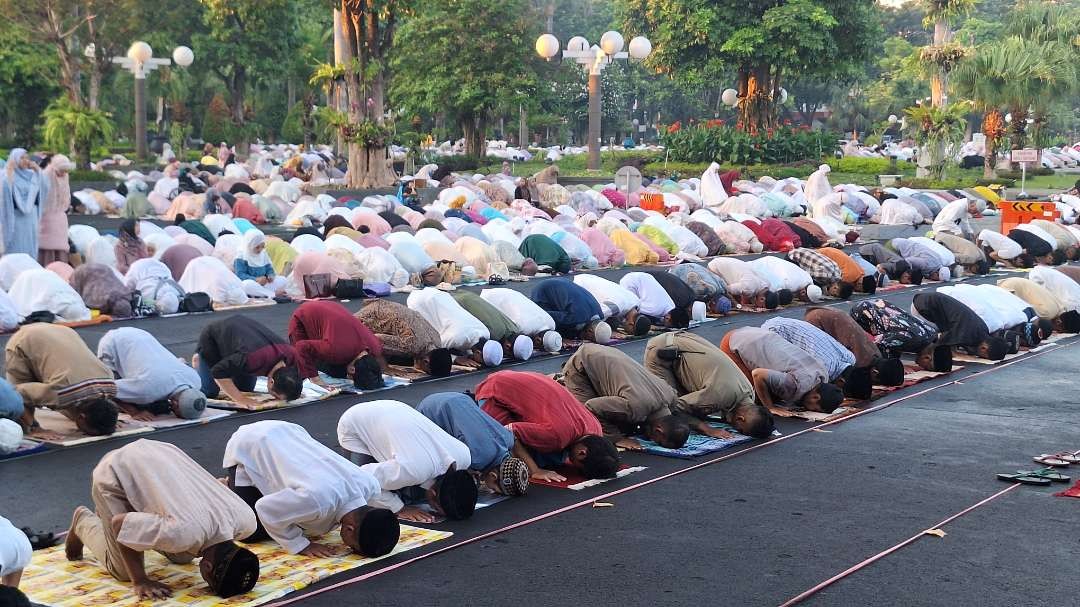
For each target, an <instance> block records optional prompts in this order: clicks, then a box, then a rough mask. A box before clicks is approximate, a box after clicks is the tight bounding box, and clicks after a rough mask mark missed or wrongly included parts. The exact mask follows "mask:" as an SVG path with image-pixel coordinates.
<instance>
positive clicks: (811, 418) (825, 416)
mask: <svg viewBox="0 0 1080 607" xmlns="http://www.w3.org/2000/svg"><path fill="white" fill-rule="evenodd" d="M857 402H863V401H857ZM769 411H770V412H771V413H772V414H773V415H774V416H776V417H789V418H796V419H802V420H805V421H808V422H831V421H833V420H836V419H840V418H842V417H847V416H849V415H854V414H855V413H858V412H859V411H862V409H859V408H858V407H851V406H843V407H838V408H836V409H834V410H833V412H832V413H822V412H820V411H793V410H791V409H785V408H784V407H779V406H772V407H769Z"/></svg>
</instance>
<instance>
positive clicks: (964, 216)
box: [931, 198, 972, 236]
mask: <svg viewBox="0 0 1080 607" xmlns="http://www.w3.org/2000/svg"><path fill="white" fill-rule="evenodd" d="M970 220H971V213H968V201H967V198H959V199H957V200H954V201H952V202H950V203H949V204H947V205H945V206H944V207H943V208H942V209H941V212H940V213H938V214H937V217H934V225H933V227H931V229H932V230H933V231H934V232H948V233H950V234H957V235H959V236H963V235H964V234H965V233H971V231H972V230H971V223H970Z"/></svg>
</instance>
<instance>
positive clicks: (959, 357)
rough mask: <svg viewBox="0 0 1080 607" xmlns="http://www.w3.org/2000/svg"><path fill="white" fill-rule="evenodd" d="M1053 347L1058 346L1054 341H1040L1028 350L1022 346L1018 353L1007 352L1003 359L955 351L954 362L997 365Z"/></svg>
mask: <svg viewBox="0 0 1080 607" xmlns="http://www.w3.org/2000/svg"><path fill="white" fill-rule="evenodd" d="M1052 347H1057V346H1056V344H1054V342H1049V343H1046V344H1042V343H1040V344H1039V345H1038V346H1035V347H1034V348H1031V349H1027V350H1025V349H1024V348H1020V351H1019V352H1017V353H1016V354H1006V355H1005V358H1003V359H1001V360H987V359H985V358H979V357H978V356H972V355H970V354H961V353H959V352H954V353H953V361H954V362H960V363H974V364H978V365H996V364H998V363H1004V362H1009V361H1010V360H1013V359H1016V358H1020V357H1021V356H1024V355H1025V354H1028V353H1029V352H1038V351H1040V350H1046V349H1049V348H1052Z"/></svg>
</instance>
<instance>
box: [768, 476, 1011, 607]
mask: <svg viewBox="0 0 1080 607" xmlns="http://www.w3.org/2000/svg"><path fill="white" fill-rule="evenodd" d="M1019 486H1020V483H1016V484H1014V485H1010V486H1008V487H1006V488H1004V489H1002V490H1001V491H998V492H997V493H995V494H993V495H991V496H990V497H988V498H986V499H984V500H982V501H980V502H978V503H975V504H972V505H971V506H968V507H967V508H965V509H963V510H961V511H960V512H957V513H956V514H954V515H952V516H950V517H949V518H947V519H945V520H943V521H941V522H940V523H938V524H936V525H933V526H931V527H928V528H927V531H929V530H931V529H940V528H941V527H944V526H945V525H946V524H948V523H950V522H952V521H954V520H956V519H958V518H960V517H961V516H964V515H965V514H967V513H969V512H971V511H972V510H975V509H976V508H979V507H981V506H984V505H986V504H988V503H990V502H992V501H994V500H996V499H997V498H999V497H1001V496H1003V495H1005V494H1006V493H1008V492H1010V491H1012V490H1013V489H1016V488H1017V487H1019ZM926 535H927V533H926V531H920V532H919V533H918V534H916V535H913V536H911V537H909V538H908V539H906V540H904V541H902V542H900V543H899V544H896V545H895V546H893V547H891V548H889V549H887V550H882V551H881V552H879V553H877V554H875V555H874V556H872V557H870V558H868V559H866V560H864V561H861V562H859V563H858V564H856V565H853V566H851V567H849V568H847V569H845V570H843V571H841V572H840V573H838V574H836V575H834V576H832V577H831V578H829V579H827V580H825V581H824V582H821V583H820V584H818V585H817V586H814V587H813V588H810V589H808V590H806V591H804V592H801V593H799V594H798V595H796V596H794V597H792V598H791V599H789V600H787V601H785V602H784V603H781V604H780V607H791V606H792V605H797V604H799V603H801V602H803V601H805V600H806V599H808V598H810V597H811V596H813V595H815V594H817V593H818V592H821V591H822V590H824V589H825V588H828V587H829V586H831V585H833V584H835V583H836V582H839V581H840V580H842V579H844V578H846V577H847V576H849V575H851V574H852V573H855V572H856V571H858V570H860V569H862V568H864V567H866V566H868V565H870V564H871V563H874V562H876V561H879V560H881V559H883V558H885V557H887V556H889V555H890V554H892V553H894V552H896V551H897V550H901V549H903V548H904V547H906V546H909V545H911V544H914V543H915V542H917V541H919V539H920V538H922V537H925V536H926Z"/></svg>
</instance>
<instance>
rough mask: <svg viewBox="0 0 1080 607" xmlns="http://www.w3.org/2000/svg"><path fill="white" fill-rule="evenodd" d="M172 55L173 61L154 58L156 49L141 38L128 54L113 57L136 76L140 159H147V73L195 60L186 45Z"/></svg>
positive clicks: (136, 149)
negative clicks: (162, 67)
mask: <svg viewBox="0 0 1080 607" xmlns="http://www.w3.org/2000/svg"><path fill="white" fill-rule="evenodd" d="M172 57H173V58H172V61H170V60H168V59H156V58H154V50H153V49H152V48H150V45H149V44H147V43H145V42H143V41H141V40H140V41H137V42H135V43H134V44H132V45H131V48H129V49H128V52H127V56H124V57H113V59H112V61H113V63H118V64H120V66H121V67H123V68H124V69H126V70H128V71H130V72H131V74H132V75H133V76H134V77H135V156H136V157H137V158H138V159H139V160H140V161H145V160H146V156H147V151H146V74H147V73H149V72H152V71H154V70H155V69H157V68H159V67H161V66H163V65H172V63H173V61H175V62H176V64H177V65H179V66H180V67H187V66H189V65H191V62H192V61H194V60H195V55H194V53H192V52H191V49H190V48H188V47H186V46H178V47H176V48H175V49H174V50H173V54H172Z"/></svg>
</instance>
